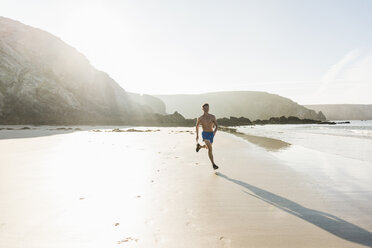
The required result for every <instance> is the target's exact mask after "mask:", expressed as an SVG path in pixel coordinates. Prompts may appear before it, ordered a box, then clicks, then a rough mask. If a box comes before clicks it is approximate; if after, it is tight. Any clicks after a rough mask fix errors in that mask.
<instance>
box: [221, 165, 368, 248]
mask: <svg viewBox="0 0 372 248" xmlns="http://www.w3.org/2000/svg"><path fill="white" fill-rule="evenodd" d="M216 175H218V176H220V177H222V178H225V179H227V180H229V181H230V182H233V183H236V184H238V185H240V186H243V187H244V188H246V189H248V190H249V191H251V192H253V193H254V194H252V193H250V192H247V191H244V192H245V193H246V194H249V195H251V196H253V197H256V198H258V199H260V200H262V201H265V202H267V203H268V204H271V205H273V206H275V207H277V208H280V209H281V210H283V211H285V212H287V213H290V214H292V215H295V216H297V217H299V218H301V219H303V220H306V221H307V222H310V223H312V224H314V225H316V226H318V227H320V228H322V229H323V230H325V231H327V232H330V233H332V234H334V235H336V236H338V237H340V238H342V239H345V240H348V241H351V242H354V243H358V244H361V245H365V246H368V247H372V233H371V232H369V231H367V230H365V229H363V228H361V227H359V226H356V225H354V224H352V223H350V222H347V221H345V220H343V219H340V218H338V217H337V216H334V215H331V214H328V213H325V212H321V211H317V210H314V209H310V208H306V207H304V206H301V205H300V204H298V203H296V202H294V201H291V200H288V199H286V198H284V197H281V196H279V195H276V194H273V193H271V192H269V191H266V190H263V189H260V188H257V187H255V186H253V185H251V184H248V183H245V182H242V181H239V180H235V179H232V178H229V177H228V176H226V175H224V174H222V173H220V172H217V173H216Z"/></svg>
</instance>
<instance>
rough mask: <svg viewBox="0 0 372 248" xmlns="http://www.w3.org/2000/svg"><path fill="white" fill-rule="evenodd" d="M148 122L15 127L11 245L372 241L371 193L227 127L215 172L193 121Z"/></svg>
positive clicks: (2, 145)
mask: <svg viewBox="0 0 372 248" xmlns="http://www.w3.org/2000/svg"><path fill="white" fill-rule="evenodd" d="M92 129H93V128H92ZM94 129H95V130H97V129H99V127H94ZM136 129H137V128H136ZM149 129H153V130H154V131H153V132H150V131H147V132H133V131H128V132H117V131H112V132H104V131H103V132H96V131H75V132H72V131H71V132H60V131H57V130H54V131H53V133H48V134H47V135H46V134H45V132H46V131H45V130H44V131H38V130H22V131H21V130H7V131H5V132H8V133H7V135H8V136H7V137H14V136H16V137H17V138H16V139H14V138H12V139H9V138H8V139H5V138H3V139H0V151H1V156H0V246H1V247H7V248H15V247H17V248H18V247H19V248H21V247H22V248H23V247H28V248H36V247H37V248H40V247H48V248H50V247H55V248H62V247H63V248H65V247H66V248H67V247H68V248H73V247H76V248H77V247H79V248H82V247H89V248H92V247H100V248H101V247H166V248H167V247H172V248H173V247H372V233H371V232H372V216H371V215H365V214H364V212H363V214H362V213H360V214H359V212H358V211H360V209H361V208H364V207H366V206H372V204H371V203H372V202H371V201H369V199H370V197H371V192H367V191H364V192H359V194H358V197H360V201H358V202H357V203H358V204H354V205H347V204H345V205H343V204H342V202H344V201H347V200H348V199H344V198H342V197H341V196H342V195H340V194H332V192H333V189H332V188H329V189H328V190H324V187H322V190H320V187H319V184H322V183H324V184H323V186H324V185H329V184H327V182H325V181H324V182H322V181H319V180H314V178H313V177H312V176H311V169H309V170H308V171H307V173H308V174H309V176H307V175H306V174H304V173H301V172H299V171H296V170H294V169H291V168H290V167H288V166H286V165H285V164H283V162H282V161H280V160H278V159H277V158H275V157H274V156H272V155H271V154H270V152H268V151H265V150H263V149H259V148H258V147H256V145H254V144H252V143H250V142H248V141H247V140H245V139H242V138H241V137H237V136H236V135H233V134H230V133H225V132H218V133H217V136H216V137H215V139H214V154H215V160H216V163H217V165H219V166H220V169H219V170H218V173H217V174H215V173H214V171H213V169H212V166H211V164H210V162H209V159H208V156H207V152H206V150H201V151H200V152H199V153H196V152H195V134H194V133H193V131H194V129H193V128H160V130H158V128H143V130H149ZM3 131H4V130H2V131H0V138H1V136H2V135H3V136H4V135H5V134H4V133H2V132H3ZM9 132H34V133H32V134H31V133H28V135H27V136H28V137H29V138H22V137H20V135H19V134H17V135H10V134H9ZM38 132H39V133H38ZM266 141H267V140H266ZM296 156H302V154H297V155H296ZM345 166H346V165H345ZM317 173H320V172H319V171H317ZM320 178H323V177H320ZM324 178H325V179H322V180H326V177H324ZM345 183H347V182H345ZM331 186H332V185H330V186H329V187H331ZM345 190H346V189H345ZM347 190H350V188H348V189H347ZM353 190H354V192H355V193H358V189H353ZM366 199H367V200H366Z"/></svg>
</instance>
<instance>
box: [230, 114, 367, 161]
mask: <svg viewBox="0 0 372 248" xmlns="http://www.w3.org/2000/svg"><path fill="white" fill-rule="evenodd" d="M237 130H238V131H240V132H243V133H246V134H250V135H255V136H263V137H269V138H274V139H279V140H282V141H285V142H288V143H290V144H292V145H296V146H301V147H304V148H308V149H311V150H315V151H319V152H325V153H329V154H333V155H337V156H341V157H345V158H350V159H356V160H360V161H367V162H372V120H367V121H354V120H353V121H350V124H336V125H319V124H300V125H298V124H287V125H256V126H241V127H239V128H237Z"/></svg>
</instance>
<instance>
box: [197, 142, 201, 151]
mask: <svg viewBox="0 0 372 248" xmlns="http://www.w3.org/2000/svg"><path fill="white" fill-rule="evenodd" d="M200 148H201V145H200V144H199V143H198V144H196V152H198V151H199V150H200Z"/></svg>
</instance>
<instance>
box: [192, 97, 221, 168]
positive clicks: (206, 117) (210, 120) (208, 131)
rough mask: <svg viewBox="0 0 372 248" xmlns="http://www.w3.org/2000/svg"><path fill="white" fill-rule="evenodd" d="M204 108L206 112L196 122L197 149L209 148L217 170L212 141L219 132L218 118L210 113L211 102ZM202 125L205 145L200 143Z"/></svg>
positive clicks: (210, 156) (210, 157)
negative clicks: (200, 127) (200, 126)
mask: <svg viewBox="0 0 372 248" xmlns="http://www.w3.org/2000/svg"><path fill="white" fill-rule="evenodd" d="M202 109H203V111H204V114H203V115H202V116H200V117H199V118H198V119H197V122H196V142H197V144H196V151H197V152H199V150H200V149H201V148H206V149H208V156H209V159H210V160H211V162H212V166H213V169H215V170H217V169H218V166H217V165H216V164H215V163H214V160H213V154H212V143H213V138H214V136H215V135H216V132H217V127H218V125H217V120H216V117H215V116H214V115H212V114H209V113H208V112H209V104H208V103H205V104H204V105H203V106H202ZM200 124H201V125H202V128H203V131H202V137H203V141H204V143H205V145H202V146H201V145H200V144H199V142H198V141H199V125H200ZM213 126H215V129H214V130H213Z"/></svg>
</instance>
